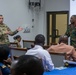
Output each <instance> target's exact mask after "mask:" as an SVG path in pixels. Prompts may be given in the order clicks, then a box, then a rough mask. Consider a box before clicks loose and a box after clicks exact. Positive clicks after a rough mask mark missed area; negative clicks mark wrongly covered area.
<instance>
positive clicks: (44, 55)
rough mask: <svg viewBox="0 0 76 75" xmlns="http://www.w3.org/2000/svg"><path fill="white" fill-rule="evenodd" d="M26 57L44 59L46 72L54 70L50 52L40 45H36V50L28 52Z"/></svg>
mask: <svg viewBox="0 0 76 75" xmlns="http://www.w3.org/2000/svg"><path fill="white" fill-rule="evenodd" d="M26 55H34V56H36V57H38V58H39V59H42V61H43V66H44V69H45V70H48V71H51V70H53V69H54V64H53V62H52V59H51V56H50V54H49V52H48V51H47V50H45V49H43V48H42V47H41V46H39V45H35V47H34V48H32V49H30V50H28V51H27V52H26Z"/></svg>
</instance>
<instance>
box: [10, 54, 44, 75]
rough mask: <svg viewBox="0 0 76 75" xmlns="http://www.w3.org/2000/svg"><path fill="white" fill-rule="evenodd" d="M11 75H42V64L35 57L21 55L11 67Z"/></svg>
mask: <svg viewBox="0 0 76 75" xmlns="http://www.w3.org/2000/svg"><path fill="white" fill-rule="evenodd" d="M11 73H12V75H43V73H44V68H43V64H42V62H41V61H40V59H38V58H37V57H35V56H32V55H22V56H20V57H19V58H18V59H17V60H16V61H14V62H13V63H12V65H11Z"/></svg>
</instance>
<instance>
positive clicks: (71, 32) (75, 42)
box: [65, 24, 76, 48]
mask: <svg viewBox="0 0 76 75" xmlns="http://www.w3.org/2000/svg"><path fill="white" fill-rule="evenodd" d="M65 35H67V36H68V37H69V36H70V43H71V45H72V46H74V47H75V48H76V27H75V26H74V25H72V24H71V25H68V28H67V31H66V33H65Z"/></svg>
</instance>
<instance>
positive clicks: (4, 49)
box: [0, 44, 10, 62]
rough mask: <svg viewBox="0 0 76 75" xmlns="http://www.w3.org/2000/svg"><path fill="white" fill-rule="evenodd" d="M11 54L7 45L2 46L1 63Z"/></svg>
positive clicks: (0, 48)
mask: <svg viewBox="0 0 76 75" xmlns="http://www.w3.org/2000/svg"><path fill="white" fill-rule="evenodd" d="M9 53H10V48H9V46H8V45H5V44H0V62H3V60H6V59H7V58H8V55H9Z"/></svg>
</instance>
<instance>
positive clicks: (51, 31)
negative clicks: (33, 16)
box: [47, 11, 69, 45]
mask: <svg viewBox="0 0 76 75" xmlns="http://www.w3.org/2000/svg"><path fill="white" fill-rule="evenodd" d="M68 13H69V12H68V11H62V12H47V44H48V45H50V44H56V43H58V39H59V37H60V35H64V34H65V32H66V29H67V25H68Z"/></svg>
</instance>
